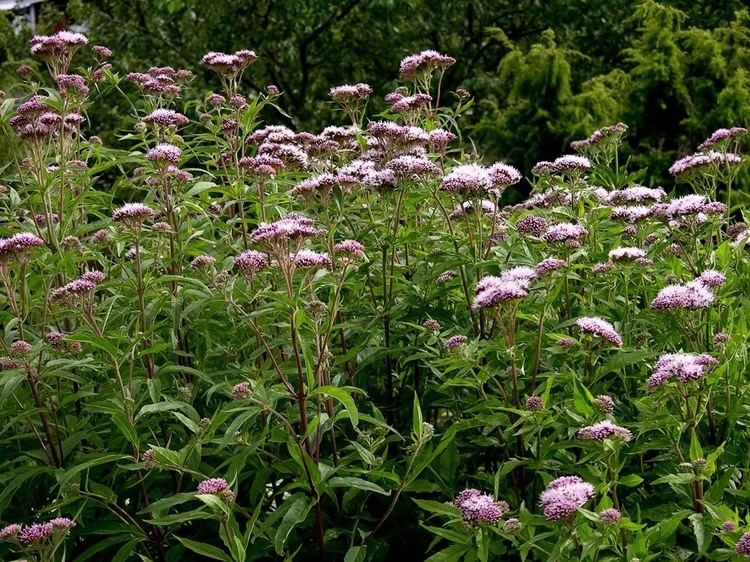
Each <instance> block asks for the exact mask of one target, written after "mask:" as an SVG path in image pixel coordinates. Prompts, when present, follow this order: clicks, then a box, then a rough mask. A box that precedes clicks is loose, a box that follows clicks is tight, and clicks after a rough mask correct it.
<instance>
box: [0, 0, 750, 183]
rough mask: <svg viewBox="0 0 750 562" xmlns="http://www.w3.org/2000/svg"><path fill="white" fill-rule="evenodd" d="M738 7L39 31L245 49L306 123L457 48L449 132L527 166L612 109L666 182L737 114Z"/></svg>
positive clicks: (326, 13) (391, 14)
mask: <svg viewBox="0 0 750 562" xmlns="http://www.w3.org/2000/svg"><path fill="white" fill-rule="evenodd" d="M53 5H55V6H56V7H54V8H53V7H52V6H53ZM743 7H744V2H742V1H741V0H728V1H726V2H688V1H682V0H675V1H671V2H664V3H662V4H657V3H655V2H653V1H652V0H647V1H645V2H634V1H633V0H606V1H588V2H570V1H567V0H551V1H544V2H539V1H538V0H522V1H518V2H516V1H513V2H510V1H507V0H478V1H467V0H446V1H443V2H431V1H426V0H401V1H397V0H337V1H335V2H329V1H328V0H317V1H309V0H284V1H278V2H265V1H248V2H237V1H236V0H215V1H212V2H210V4H206V2H204V1H203V0H128V1H126V0H70V1H68V2H67V3H65V2H64V1H59V2H56V3H54V4H50V5H48V8H47V10H46V12H45V17H43V19H42V23H41V24H40V29H39V31H41V32H48V31H52V30H53V27H55V26H56V25H60V23H61V22H69V21H77V22H87V24H88V26H89V27H90V29H91V36H92V40H93V41H94V42H97V43H101V44H105V45H108V46H110V47H111V48H112V49H113V50H114V51H115V53H117V56H118V59H117V63H116V64H117V65H118V66H119V68H120V69H128V70H129V71H132V70H133V69H137V68H146V67H148V66H151V65H156V66H164V65H171V66H174V67H193V66H194V65H195V63H196V62H197V61H198V60H200V57H201V56H202V55H203V54H204V53H205V52H208V51H209V50H217V49H218V50H223V51H233V50H236V49H240V48H247V47H249V48H253V49H255V50H256V51H257V52H258V54H259V55H260V60H259V62H258V64H257V67H256V68H255V70H254V73H253V76H252V77H251V78H249V79H248V84H247V85H248V88H249V89H250V90H254V91H256V92H259V91H263V89H264V88H265V87H266V85H267V84H276V85H277V86H278V87H279V88H280V89H281V90H282V91H284V92H285V95H284V96H283V98H282V99H281V100H280V102H279V103H280V105H281V107H282V108H283V110H284V111H285V112H286V114H287V115H288V116H289V117H288V120H287V124H292V125H294V126H295V127H301V128H305V129H307V130H319V129H321V128H322V127H323V126H324V125H325V124H327V123H329V122H331V121H332V120H333V115H334V111H335V108H334V107H333V106H332V105H331V104H330V102H328V101H327V95H326V94H327V91H328V89H329V88H330V87H331V86H332V85H336V84H343V83H354V82H359V81H371V82H373V83H375V84H376V85H377V86H376V91H375V93H376V96H374V97H373V99H372V100H371V102H370V103H371V107H372V110H373V111H374V112H378V111H381V110H382V109H384V107H385V105H384V103H383V102H382V96H383V95H385V94H386V93H387V92H388V91H390V90H391V89H392V88H393V86H394V85H395V83H394V81H393V77H392V72H391V69H393V68H394V67H395V66H396V65H397V64H398V62H399V61H400V60H401V59H402V58H403V57H404V56H406V55H407V54H409V53H411V52H414V51H419V50H422V49H426V48H434V49H437V50H440V51H442V52H446V53H449V54H452V55H454V56H456V57H457V58H458V59H459V60H458V63H457V64H456V65H455V67H454V68H453V70H452V72H451V74H450V75H449V76H446V82H445V89H446V91H449V92H450V91H455V90H456V89H458V88H466V89H468V90H469V91H470V92H471V93H472V94H474V95H475V96H476V99H477V100H479V101H478V103H477V104H476V106H475V107H473V108H471V109H470V110H469V111H467V112H465V113H464V114H463V115H462V130H463V131H464V134H467V135H469V136H471V137H472V138H473V139H474V140H475V141H476V142H477V143H478V144H480V145H481V146H482V153H483V154H486V155H487V156H488V157H490V158H505V159H508V160H509V161H512V162H514V163H516V165H518V166H519V167H520V169H521V171H522V172H524V173H528V171H529V169H530V168H531V166H532V165H533V163H534V161H535V159H538V158H548V157H551V156H554V155H556V154H559V153H560V152H563V151H564V150H565V149H566V146H567V144H568V143H569V142H570V141H571V140H573V139H574V138H578V137H581V136H585V134H587V133H588V132H589V131H591V130H592V129H594V128H596V127H600V126H602V125H606V124H607V123H613V122H616V121H625V122H627V123H628V124H629V126H630V127H631V130H632V131H633V133H634V134H633V135H632V136H631V139H638V144H637V146H636V145H635V144H633V145H631V146H630V148H631V149H632V154H633V155H634V156H636V159H637V160H636V164H637V166H638V167H639V168H646V169H648V170H649V172H648V173H649V174H650V178H649V179H650V180H652V181H654V182H657V183H665V184H668V183H669V178H668V177H667V176H666V174H665V173H664V170H666V168H667V167H668V165H669V163H670V162H671V161H673V160H674V159H675V158H676V157H677V156H679V155H681V154H682V153H684V152H686V151H688V150H689V149H690V147H691V146H695V144H696V143H697V142H699V141H700V140H701V139H703V138H704V137H705V136H706V135H707V134H708V133H709V132H710V131H712V130H714V129H716V128H718V127H720V126H723V125H725V124H727V123H733V124H737V125H747V124H748V123H750V94H749V93H748V92H749V91H750V75H748V69H749V68H750V30H749V27H750V16H749V15H748V12H747V9H746V8H744V9H743ZM2 37H4V38H5V39H4V40H3V42H2V43H4V46H5V48H6V52H5V58H6V59H7V62H6V63H5V64H4V65H3V70H2V72H3V74H2V75H0V76H3V77H4V78H2V79H0V89H3V88H6V89H7V87H6V85H7V84H8V82H9V76H10V75H11V74H12V72H13V71H14V70H15V66H17V64H19V63H20V62H28V55H27V52H26V50H25V46H26V39H28V34H23V35H22V36H21V37H20V38H18V39H13V40H11V39H10V37H11V32H10V31H9V30H8V29H5V30H4V31H3V32H2ZM2 46H3V45H2V44H0V48H1V47H2ZM2 58H3V54H2V51H1V50H0V60H2ZM3 82H5V84H3ZM194 87H195V92H194V93H193V95H194V96H195V97H197V98H201V97H202V96H203V94H204V93H206V92H207V91H208V90H210V89H211V88H213V87H214V86H213V85H212V84H211V81H210V74H209V73H208V71H203V72H199V73H198V76H197V81H196V82H194ZM127 111H128V107H127V104H125V103H124V102H123V100H122V99H119V98H114V97H113V98H112V99H110V100H108V103H107V104H106V105H104V106H103V107H102V108H98V109H96V110H94V114H93V115H92V118H93V120H94V123H93V124H94V129H95V130H97V129H98V130H97V134H99V135H101V136H103V138H105V139H107V140H110V139H113V138H114V134H115V132H116V127H118V126H119V123H120V121H119V116H120V115H123V114H126V113H127ZM631 142H633V143H634V142H635V141H634V140H631ZM630 153H631V152H630V151H628V150H626V154H630Z"/></svg>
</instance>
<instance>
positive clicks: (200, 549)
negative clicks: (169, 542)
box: [176, 537, 232, 562]
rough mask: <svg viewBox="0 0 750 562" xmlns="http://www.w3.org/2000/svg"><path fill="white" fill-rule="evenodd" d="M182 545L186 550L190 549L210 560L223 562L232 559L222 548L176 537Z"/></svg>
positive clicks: (229, 561) (228, 561)
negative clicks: (221, 561)
mask: <svg viewBox="0 0 750 562" xmlns="http://www.w3.org/2000/svg"><path fill="white" fill-rule="evenodd" d="M176 539H177V540H178V541H180V543H182V545H183V546H184V547H185V548H187V549H188V550H192V551H193V552H195V553H196V554H200V555H202V556H206V557H208V558H211V559H212V560H223V561H224V562H232V559H231V558H230V557H229V555H227V553H225V552H224V551H223V550H221V549H220V548H218V547H216V546H212V545H210V544H206V543H204V542H198V541H193V540H190V539H186V538H183V537H176Z"/></svg>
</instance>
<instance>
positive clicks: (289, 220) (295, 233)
mask: <svg viewBox="0 0 750 562" xmlns="http://www.w3.org/2000/svg"><path fill="white" fill-rule="evenodd" d="M317 234H318V229H316V228H315V223H314V222H313V221H312V220H311V219H309V218H307V217H305V216H303V215H296V214H290V215H287V216H286V217H284V218H283V219H279V220H277V221H276V222H273V223H270V224H268V223H263V224H261V225H260V226H258V228H257V229H255V231H254V232H253V233H252V235H251V240H252V241H253V242H255V243H256V244H258V243H260V244H267V245H272V244H276V243H279V242H285V241H289V240H302V239H305V238H311V237H313V236H316V235H317Z"/></svg>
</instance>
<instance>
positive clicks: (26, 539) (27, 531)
mask: <svg viewBox="0 0 750 562" xmlns="http://www.w3.org/2000/svg"><path fill="white" fill-rule="evenodd" d="M54 530H55V529H54V527H53V526H52V523H34V524H33V525H29V526H28V527H24V528H23V530H22V531H21V532H20V533H19V535H18V540H19V542H20V543H21V544H22V545H24V546H31V545H35V544H39V543H41V542H43V541H44V540H46V539H48V538H49V537H51V536H52V533H53V532H54Z"/></svg>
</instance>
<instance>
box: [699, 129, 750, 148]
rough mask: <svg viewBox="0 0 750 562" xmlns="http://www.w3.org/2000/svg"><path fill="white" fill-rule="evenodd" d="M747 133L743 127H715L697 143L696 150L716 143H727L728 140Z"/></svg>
mask: <svg viewBox="0 0 750 562" xmlns="http://www.w3.org/2000/svg"><path fill="white" fill-rule="evenodd" d="M746 134H747V129H745V128H744V127H730V128H728V129H725V128H722V129H716V130H715V131H714V132H713V133H711V136H710V137H708V138H707V139H706V140H704V141H703V142H702V143H701V144H699V145H698V150H708V149H711V148H713V147H715V146H717V145H724V144H727V142H728V141H731V140H732V139H736V138H738V137H742V136H744V135H746Z"/></svg>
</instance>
